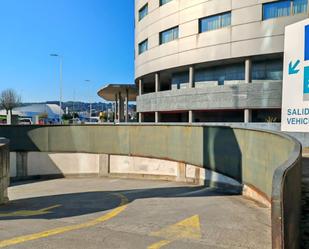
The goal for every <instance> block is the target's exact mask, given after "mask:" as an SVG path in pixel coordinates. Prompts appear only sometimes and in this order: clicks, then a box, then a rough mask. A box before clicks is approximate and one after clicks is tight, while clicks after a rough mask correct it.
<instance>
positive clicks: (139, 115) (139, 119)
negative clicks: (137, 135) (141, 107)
mask: <svg viewBox="0 0 309 249" xmlns="http://www.w3.org/2000/svg"><path fill="white" fill-rule="evenodd" d="M142 118H143V114H142V113H141V112H139V113H138V122H139V123H142V122H143V119H142Z"/></svg>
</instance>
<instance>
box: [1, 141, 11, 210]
mask: <svg viewBox="0 0 309 249" xmlns="http://www.w3.org/2000/svg"><path fill="white" fill-rule="evenodd" d="M9 155H10V154H9V141H8V140H6V139H2V138H0V205H1V204H5V203H7V202H8V191H7V189H8V187H9V183H10V169H9V165H10V156H9Z"/></svg>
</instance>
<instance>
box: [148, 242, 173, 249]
mask: <svg viewBox="0 0 309 249" xmlns="http://www.w3.org/2000/svg"><path fill="white" fill-rule="evenodd" d="M170 243H172V241H170V240H161V241H159V242H157V243H155V244H152V245H151V246H148V248H147V249H160V248H162V247H163V246H167V245H168V244H170Z"/></svg>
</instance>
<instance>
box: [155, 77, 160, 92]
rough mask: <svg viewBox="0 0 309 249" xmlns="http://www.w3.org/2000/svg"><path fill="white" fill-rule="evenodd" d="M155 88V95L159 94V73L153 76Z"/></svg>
mask: <svg viewBox="0 0 309 249" xmlns="http://www.w3.org/2000/svg"><path fill="white" fill-rule="evenodd" d="M155 88H156V93H157V92H160V75H159V73H156V74H155Z"/></svg>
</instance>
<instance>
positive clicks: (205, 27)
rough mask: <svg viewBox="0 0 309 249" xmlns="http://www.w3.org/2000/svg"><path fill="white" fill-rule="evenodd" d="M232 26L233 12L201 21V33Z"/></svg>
mask: <svg viewBox="0 0 309 249" xmlns="http://www.w3.org/2000/svg"><path fill="white" fill-rule="evenodd" d="M230 25H231V12H227V13H223V14H219V15H215V16H209V17H205V18H202V19H200V33H202V32H207V31H210V30H215V29H220V28H223V27H227V26H230Z"/></svg>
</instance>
